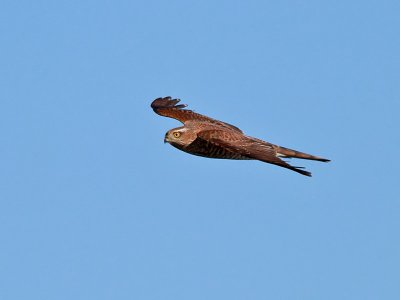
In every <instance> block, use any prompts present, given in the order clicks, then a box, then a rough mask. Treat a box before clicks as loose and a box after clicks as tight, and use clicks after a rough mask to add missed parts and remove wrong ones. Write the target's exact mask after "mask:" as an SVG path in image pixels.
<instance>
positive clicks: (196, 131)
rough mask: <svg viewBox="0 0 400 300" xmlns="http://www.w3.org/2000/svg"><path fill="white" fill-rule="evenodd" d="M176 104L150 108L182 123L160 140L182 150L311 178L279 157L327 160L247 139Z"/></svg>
mask: <svg viewBox="0 0 400 300" xmlns="http://www.w3.org/2000/svg"><path fill="white" fill-rule="evenodd" d="M179 101H180V100H179V99H172V98H171V97H165V98H157V99H155V100H154V101H153V103H151V107H152V108H153V110H154V111H155V112H156V113H157V114H159V115H161V116H164V117H169V118H174V119H177V120H179V121H181V122H182V123H183V124H184V126H182V127H178V128H174V129H171V130H169V131H168V132H167V133H166V134H165V139H164V142H168V143H170V144H171V145H172V146H174V147H176V148H178V149H180V150H182V151H185V152H187V153H190V154H194V155H198V156H203V157H209V158H223V159H240V160H242V159H256V160H260V161H263V162H267V163H270V164H274V165H278V166H280V167H283V168H287V169H290V170H293V171H295V172H297V173H300V174H303V175H306V176H311V173H310V172H308V171H305V170H302V169H303V168H302V167H294V166H291V165H290V164H288V163H287V162H285V161H283V160H282V159H280V157H282V158H292V157H295V158H301V159H310V160H318V161H323V162H328V161H329V159H325V158H322V157H318V156H314V155H310V154H306V153H303V152H299V151H296V150H292V149H288V148H284V147H281V146H277V145H274V144H271V143H268V142H265V141H263V140H260V139H257V138H253V137H251V136H247V135H245V134H244V133H243V132H242V131H241V130H240V129H239V128H237V127H236V126H233V125H231V124H228V123H225V122H222V121H218V120H215V119H212V118H209V117H207V116H204V115H201V114H198V113H195V112H193V111H191V110H187V109H184V108H185V107H186V105H185V104H178V102H179Z"/></svg>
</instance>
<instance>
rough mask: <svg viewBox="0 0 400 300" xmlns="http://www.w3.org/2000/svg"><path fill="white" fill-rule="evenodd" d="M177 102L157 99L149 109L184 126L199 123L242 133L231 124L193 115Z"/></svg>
mask: <svg viewBox="0 0 400 300" xmlns="http://www.w3.org/2000/svg"><path fill="white" fill-rule="evenodd" d="M179 101H180V99H172V98H171V97H164V98H157V99H155V100H154V101H153V102H152V103H151V108H152V109H153V110H154V112H155V113H157V114H159V115H160V116H164V117H168V118H173V119H176V120H178V121H181V122H182V123H184V124H185V123H186V122H188V121H199V122H205V123H210V124H215V125H219V126H222V127H226V128H230V129H233V130H235V131H238V132H242V131H241V130H240V129H239V128H237V127H236V126H233V125H231V124H228V123H225V122H222V121H218V120H215V119H212V118H210V117H207V116H204V115H201V114H198V113H195V112H194V111H192V110H188V109H183V108H185V107H186V106H187V105H186V104H179V105H178V102H179Z"/></svg>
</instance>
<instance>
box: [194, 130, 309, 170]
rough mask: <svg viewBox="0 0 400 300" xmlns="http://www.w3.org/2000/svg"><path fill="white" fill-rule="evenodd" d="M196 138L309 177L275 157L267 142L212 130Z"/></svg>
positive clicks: (298, 168) (205, 131)
mask: <svg viewBox="0 0 400 300" xmlns="http://www.w3.org/2000/svg"><path fill="white" fill-rule="evenodd" d="M197 138H198V139H202V140H205V141H207V142H208V143H211V144H213V145H215V146H217V147H221V148H224V149H226V150H228V151H230V152H236V153H238V154H240V155H242V156H245V157H248V158H251V159H257V160H260V161H263V162H267V163H270V164H274V165H278V166H281V167H284V168H287V169H290V170H293V171H295V172H298V173H300V174H303V175H306V176H311V173H310V172H308V171H305V170H302V168H301V167H294V166H291V165H290V164H288V163H287V162H285V161H283V160H281V159H280V158H279V157H277V155H276V151H275V149H274V147H273V145H272V144H269V143H267V142H264V141H261V140H258V139H252V138H251V137H248V136H245V135H243V134H240V133H236V132H233V131H224V130H212V129H211V130H204V131H201V132H199V133H198V134H197Z"/></svg>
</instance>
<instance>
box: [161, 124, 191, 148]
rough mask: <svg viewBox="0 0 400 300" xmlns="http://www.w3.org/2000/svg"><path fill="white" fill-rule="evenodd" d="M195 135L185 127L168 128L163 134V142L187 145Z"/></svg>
mask: <svg viewBox="0 0 400 300" xmlns="http://www.w3.org/2000/svg"><path fill="white" fill-rule="evenodd" d="M195 138H196V136H193V135H192V134H191V133H190V131H188V129H187V128H185V127H178V128H174V129H171V130H169V131H168V132H167V133H166V134H165V138H164V143H170V144H175V145H180V146H187V145H188V144H190V143H191V142H193V141H194V139H195Z"/></svg>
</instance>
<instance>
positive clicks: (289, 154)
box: [276, 146, 330, 162]
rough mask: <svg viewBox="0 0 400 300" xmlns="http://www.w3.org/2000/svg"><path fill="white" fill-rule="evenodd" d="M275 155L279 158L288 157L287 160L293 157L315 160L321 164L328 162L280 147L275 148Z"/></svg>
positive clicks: (324, 159)
mask: <svg viewBox="0 0 400 300" xmlns="http://www.w3.org/2000/svg"><path fill="white" fill-rule="evenodd" d="M276 153H277V154H278V156H281V157H288V158H291V157H294V158H300V159H310V160H317V161H322V162H328V161H330V160H329V159H326V158H323V157H319V156H315V155H311V154H307V153H303V152H300V151H296V150H292V149H288V148H285V147H280V146H276Z"/></svg>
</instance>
